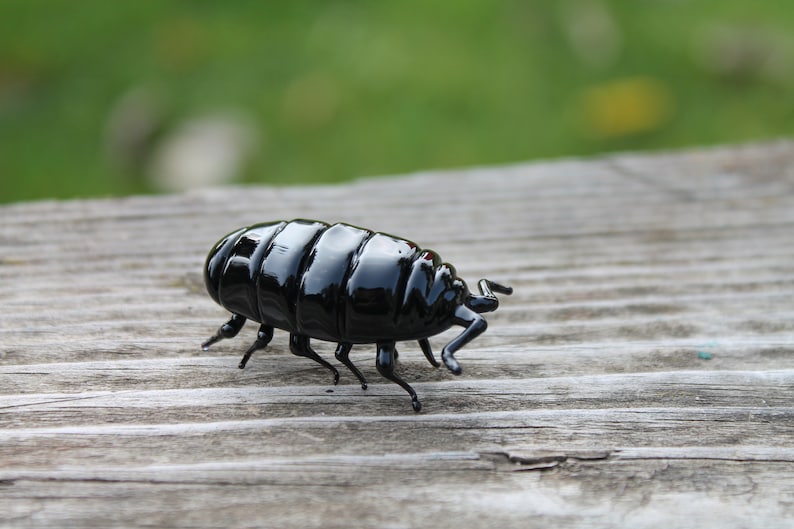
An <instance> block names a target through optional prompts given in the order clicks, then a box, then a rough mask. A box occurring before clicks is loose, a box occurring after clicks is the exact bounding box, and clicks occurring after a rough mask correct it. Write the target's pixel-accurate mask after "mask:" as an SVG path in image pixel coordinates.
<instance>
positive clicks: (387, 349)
mask: <svg viewBox="0 0 794 529" xmlns="http://www.w3.org/2000/svg"><path fill="white" fill-rule="evenodd" d="M394 353H395V350H394V342H378V356H377V359H376V361H375V366H376V367H377V368H378V373H380V374H381V375H382V376H383V377H384V378H386V379H388V380H391V381H392V382H394V383H395V384H399V385H400V387H402V388H403V389H404V390H405V391H407V392H408V394H409V395H410V396H411V406H412V407H413V409H414V411H416V412H418V411H420V410H421V409H422V403H421V402H419V397H417V396H416V391H414V388H412V387H411V386H410V385H409V384H408V383H407V382H406V381H405V380H403V379H402V378H400V377H399V376H397V374H396V373H395V372H394V363H395V359H394Z"/></svg>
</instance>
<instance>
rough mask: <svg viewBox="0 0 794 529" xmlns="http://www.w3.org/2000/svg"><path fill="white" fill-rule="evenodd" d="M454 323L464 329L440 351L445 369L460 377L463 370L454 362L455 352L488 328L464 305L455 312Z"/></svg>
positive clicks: (478, 316)
mask: <svg viewBox="0 0 794 529" xmlns="http://www.w3.org/2000/svg"><path fill="white" fill-rule="evenodd" d="M454 322H455V324H456V325H462V326H463V327H466V328H465V329H464V330H463V332H462V333H460V334H459V335H458V336H456V337H455V338H453V340H452V341H451V342H449V343H448V344H447V345H446V346H444V349H443V350H442V351H441V359H442V360H443V361H444V364H445V365H446V366H447V369H449V370H450V371H452V374H453V375H460V374H461V372H462V371H463V369H461V367H460V364H459V363H458V361H457V360H455V356H454V355H455V352H456V351H457V350H458V349H460V348H461V347H463V346H464V345H466V344H467V343H469V342H470V341H472V340H473V339H475V338H476V337H477V336H479V335H480V334H482V333H483V332H484V331H485V329H486V328H488V323H487V322H486V321H485V318H483V317H482V316H480V315H479V314H477V313H476V312H474V311H473V310H472V309H470V308H468V307H466V306H465V305H461V306H459V307H458V308H457V309H456V310H455V319H454Z"/></svg>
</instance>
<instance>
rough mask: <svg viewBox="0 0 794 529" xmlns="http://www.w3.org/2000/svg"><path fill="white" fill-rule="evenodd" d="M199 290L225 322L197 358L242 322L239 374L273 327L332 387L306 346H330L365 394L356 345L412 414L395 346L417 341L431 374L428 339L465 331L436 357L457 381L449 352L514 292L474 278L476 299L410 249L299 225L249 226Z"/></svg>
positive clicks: (354, 231)
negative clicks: (249, 337) (249, 325)
mask: <svg viewBox="0 0 794 529" xmlns="http://www.w3.org/2000/svg"><path fill="white" fill-rule="evenodd" d="M204 281H205V284H206V286H207V291H208V292H209V294H210V296H211V297H212V299H214V300H215V301H216V302H217V303H218V304H220V305H221V306H222V307H224V308H226V309H227V310H229V311H230V312H231V313H232V317H231V319H230V320H229V321H227V322H226V323H224V324H223V325H221V327H220V328H219V329H218V332H217V333H216V334H215V335H214V336H213V337H211V338H210V339H209V340H207V341H206V342H204V343H203V344H202V347H203V348H204V350H205V351H206V350H207V349H208V348H209V347H210V345H212V344H214V343H215V342H217V341H219V340H222V339H224V338H233V337H234V336H236V335H237V333H238V332H239V331H240V329H241V328H242V326H243V325H244V324H245V321H246V319H250V320H252V321H256V322H259V323H260V326H259V331H258V333H257V338H256V341H254V343H253V344H252V345H251V347H249V348H248V350H247V351H246V352H245V354H244V355H243V358H242V360H241V361H240V365H239V367H240V369H242V368H244V367H245V364H246V363H247V362H248V360H249V359H250V358H251V355H252V354H253V353H254V352H255V351H257V350H258V349H263V348H264V347H265V346H266V345H267V344H268V343H269V342H270V340H271V339H272V338H273V330H274V329H276V328H278V329H282V330H285V331H287V332H289V333H290V338H289V347H290V351H292V353H293V354H295V355H298V356H305V357H307V358H311V359H312V360H314V361H316V362H318V363H319V364H321V365H323V366H325V367H326V368H327V369H329V370H330V371H331V372H332V373H333V375H334V384H336V383H338V381H339V372H338V371H337V370H336V369H335V368H334V367H333V366H332V365H331V364H329V363H328V362H327V361H325V360H324V359H323V358H321V357H320V356H319V355H318V354H317V353H316V352H315V351H314V350H313V349H312V347H311V345H310V344H309V340H310V339H312V338H315V339H318V340H326V341H329V342H336V343H337V344H338V345H337V349H336V353H335V356H336V358H337V360H339V361H340V362H342V363H343V364H344V365H345V366H346V367H347V368H348V369H350V371H351V372H352V373H353V374H354V375H355V376H356V377H357V378H358V380H359V381H360V382H361V387H362V388H363V389H366V387H367V383H366V380H365V379H364V376H363V375H362V374H361V372H360V371H359V370H358V369H357V368H356V366H355V365H353V363H352V361H351V360H350V358H349V357H348V355H349V354H350V350H351V348H352V346H353V345H354V344H368V343H374V344H376V345H377V356H376V367H377V369H378V372H379V373H380V374H381V375H382V376H384V377H385V378H387V379H389V380H391V381H392V382H395V383H397V384H399V385H400V386H401V387H402V388H403V389H405V391H407V392H408V393H409V395H410V396H411V404H412V406H413V409H414V410H415V411H417V412H418V411H419V410H420V409H421V408H422V404H421V403H420V402H419V399H418V397H417V395H416V392H415V391H414V389H413V388H412V387H411V386H410V385H408V383H407V382H405V381H404V380H403V379H402V378H400V377H399V376H398V375H397V374H396V373H395V372H394V368H395V359H396V355H397V352H396V349H395V342H398V341H408V340H411V341H413V340H416V341H418V342H419V345H420V346H421V348H422V351H423V352H424V354H425V356H426V357H427V359H428V361H430V363H431V364H433V365H434V366H438V365H439V364H438V362H437V361H436V360H435V358H434V356H433V353H432V351H431V349H430V344H429V342H428V337H430V336H434V335H436V334H439V333H441V332H443V331H446V330H447V329H449V328H451V327H452V326H454V325H458V326H462V327H464V330H463V332H461V333H460V334H459V335H458V336H457V337H455V338H454V339H453V340H452V341H450V342H449V343H448V344H447V345H446V346H445V347H444V348H443V350H442V352H441V359H442V360H443V361H444V364H445V365H446V366H447V368H448V369H449V370H450V371H451V372H452V373H454V374H456V375H458V374H460V373H461V368H460V365H459V364H458V361H457V360H456V359H455V356H454V355H455V352H456V351H457V350H458V349H460V348H461V347H463V346H464V345H466V344H467V343H469V342H470V341H471V340H473V339H474V338H476V337H477V336H478V335H480V334H481V333H482V332H483V331H485V329H486V327H487V323H486V321H485V319H484V318H483V317H482V316H481V315H480V314H481V313H483V312H491V311H494V310H496V308H497V307H498V306H499V300H498V299H497V298H496V296H495V295H494V292H498V293H500V294H511V293H512V291H513V290H512V289H511V288H510V287H506V286H502V285H500V284H498V283H495V282H493V281H490V280H488V279H481V280H480V282H479V290H480V295H474V294H472V293H471V292H469V289H468V287H467V286H466V283H465V282H464V281H463V280H461V279H459V278H458V277H457V276H456V275H455V268H454V267H453V266H451V265H449V264H446V263H442V262H441V259H440V258H439V256H438V255H437V254H436V253H435V252H433V251H431V250H423V249H421V248H419V247H418V246H417V245H416V244H414V243H412V242H411V241H407V240H405V239H400V238H397V237H393V236H391V235H386V234H384V233H374V232H372V231H370V230H366V229H363V228H358V227H355V226H350V225H348V224H334V225H329V224H326V223H324V222H319V221H313V220H302V219H299V220H292V221H288V222H285V221H279V222H268V223H263V224H256V225H254V226H249V227H245V228H241V229H239V230H236V231H234V232H232V233H230V234H228V235H226V236H225V237H224V238H222V239H221V240H220V241H219V242H218V243H217V244H216V245H215V247H214V248H213V249H212V251H210V253H209V255H208V256H207V261H206V264H205V267H204Z"/></svg>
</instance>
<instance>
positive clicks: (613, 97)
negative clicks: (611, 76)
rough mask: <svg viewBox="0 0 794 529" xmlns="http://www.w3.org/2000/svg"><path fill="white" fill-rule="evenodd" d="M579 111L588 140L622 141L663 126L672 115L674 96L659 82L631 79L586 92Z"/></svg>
mask: <svg viewBox="0 0 794 529" xmlns="http://www.w3.org/2000/svg"><path fill="white" fill-rule="evenodd" d="M578 109H579V114H580V116H581V122H582V126H583V127H584V129H585V132H586V133H587V134H588V135H589V136H594V137H597V138H602V139H611V138H620V137H624V136H631V135H634V134H640V133H644V132H650V131H653V130H656V129H658V128H660V127H661V126H662V125H664V123H665V122H666V121H667V120H668V119H669V118H670V115H671V114H672V111H673V95H672V93H671V91H670V89H669V88H668V86H667V85H666V84H665V83H664V82H662V81H660V80H658V79H653V78H650V77H629V78H625V79H618V80H615V81H610V82H607V83H602V84H599V85H595V86H593V87H590V88H587V89H586V90H585V91H584V92H583V93H582V94H581V96H580V98H579V105H578Z"/></svg>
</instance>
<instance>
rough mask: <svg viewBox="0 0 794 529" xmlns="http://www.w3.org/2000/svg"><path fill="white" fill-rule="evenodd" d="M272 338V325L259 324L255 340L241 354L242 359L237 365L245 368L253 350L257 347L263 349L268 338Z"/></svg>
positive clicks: (268, 340) (267, 342) (256, 349)
mask: <svg viewBox="0 0 794 529" xmlns="http://www.w3.org/2000/svg"><path fill="white" fill-rule="evenodd" d="M272 339H273V327H271V326H270V325H265V324H262V325H260V326H259V331H258V332H257V333H256V341H255V342H254V343H252V344H251V347H249V348H248V350H247V351H246V352H245V354H244V355H243V358H242V360H240V364H239V365H238V366H237V367H239V368H240V369H244V368H245V364H247V363H248V360H249V359H250V358H251V355H252V354H254V352H255V351H258V350H259V349H264V348H265V347H267V344H269V343H270V340H272Z"/></svg>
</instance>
